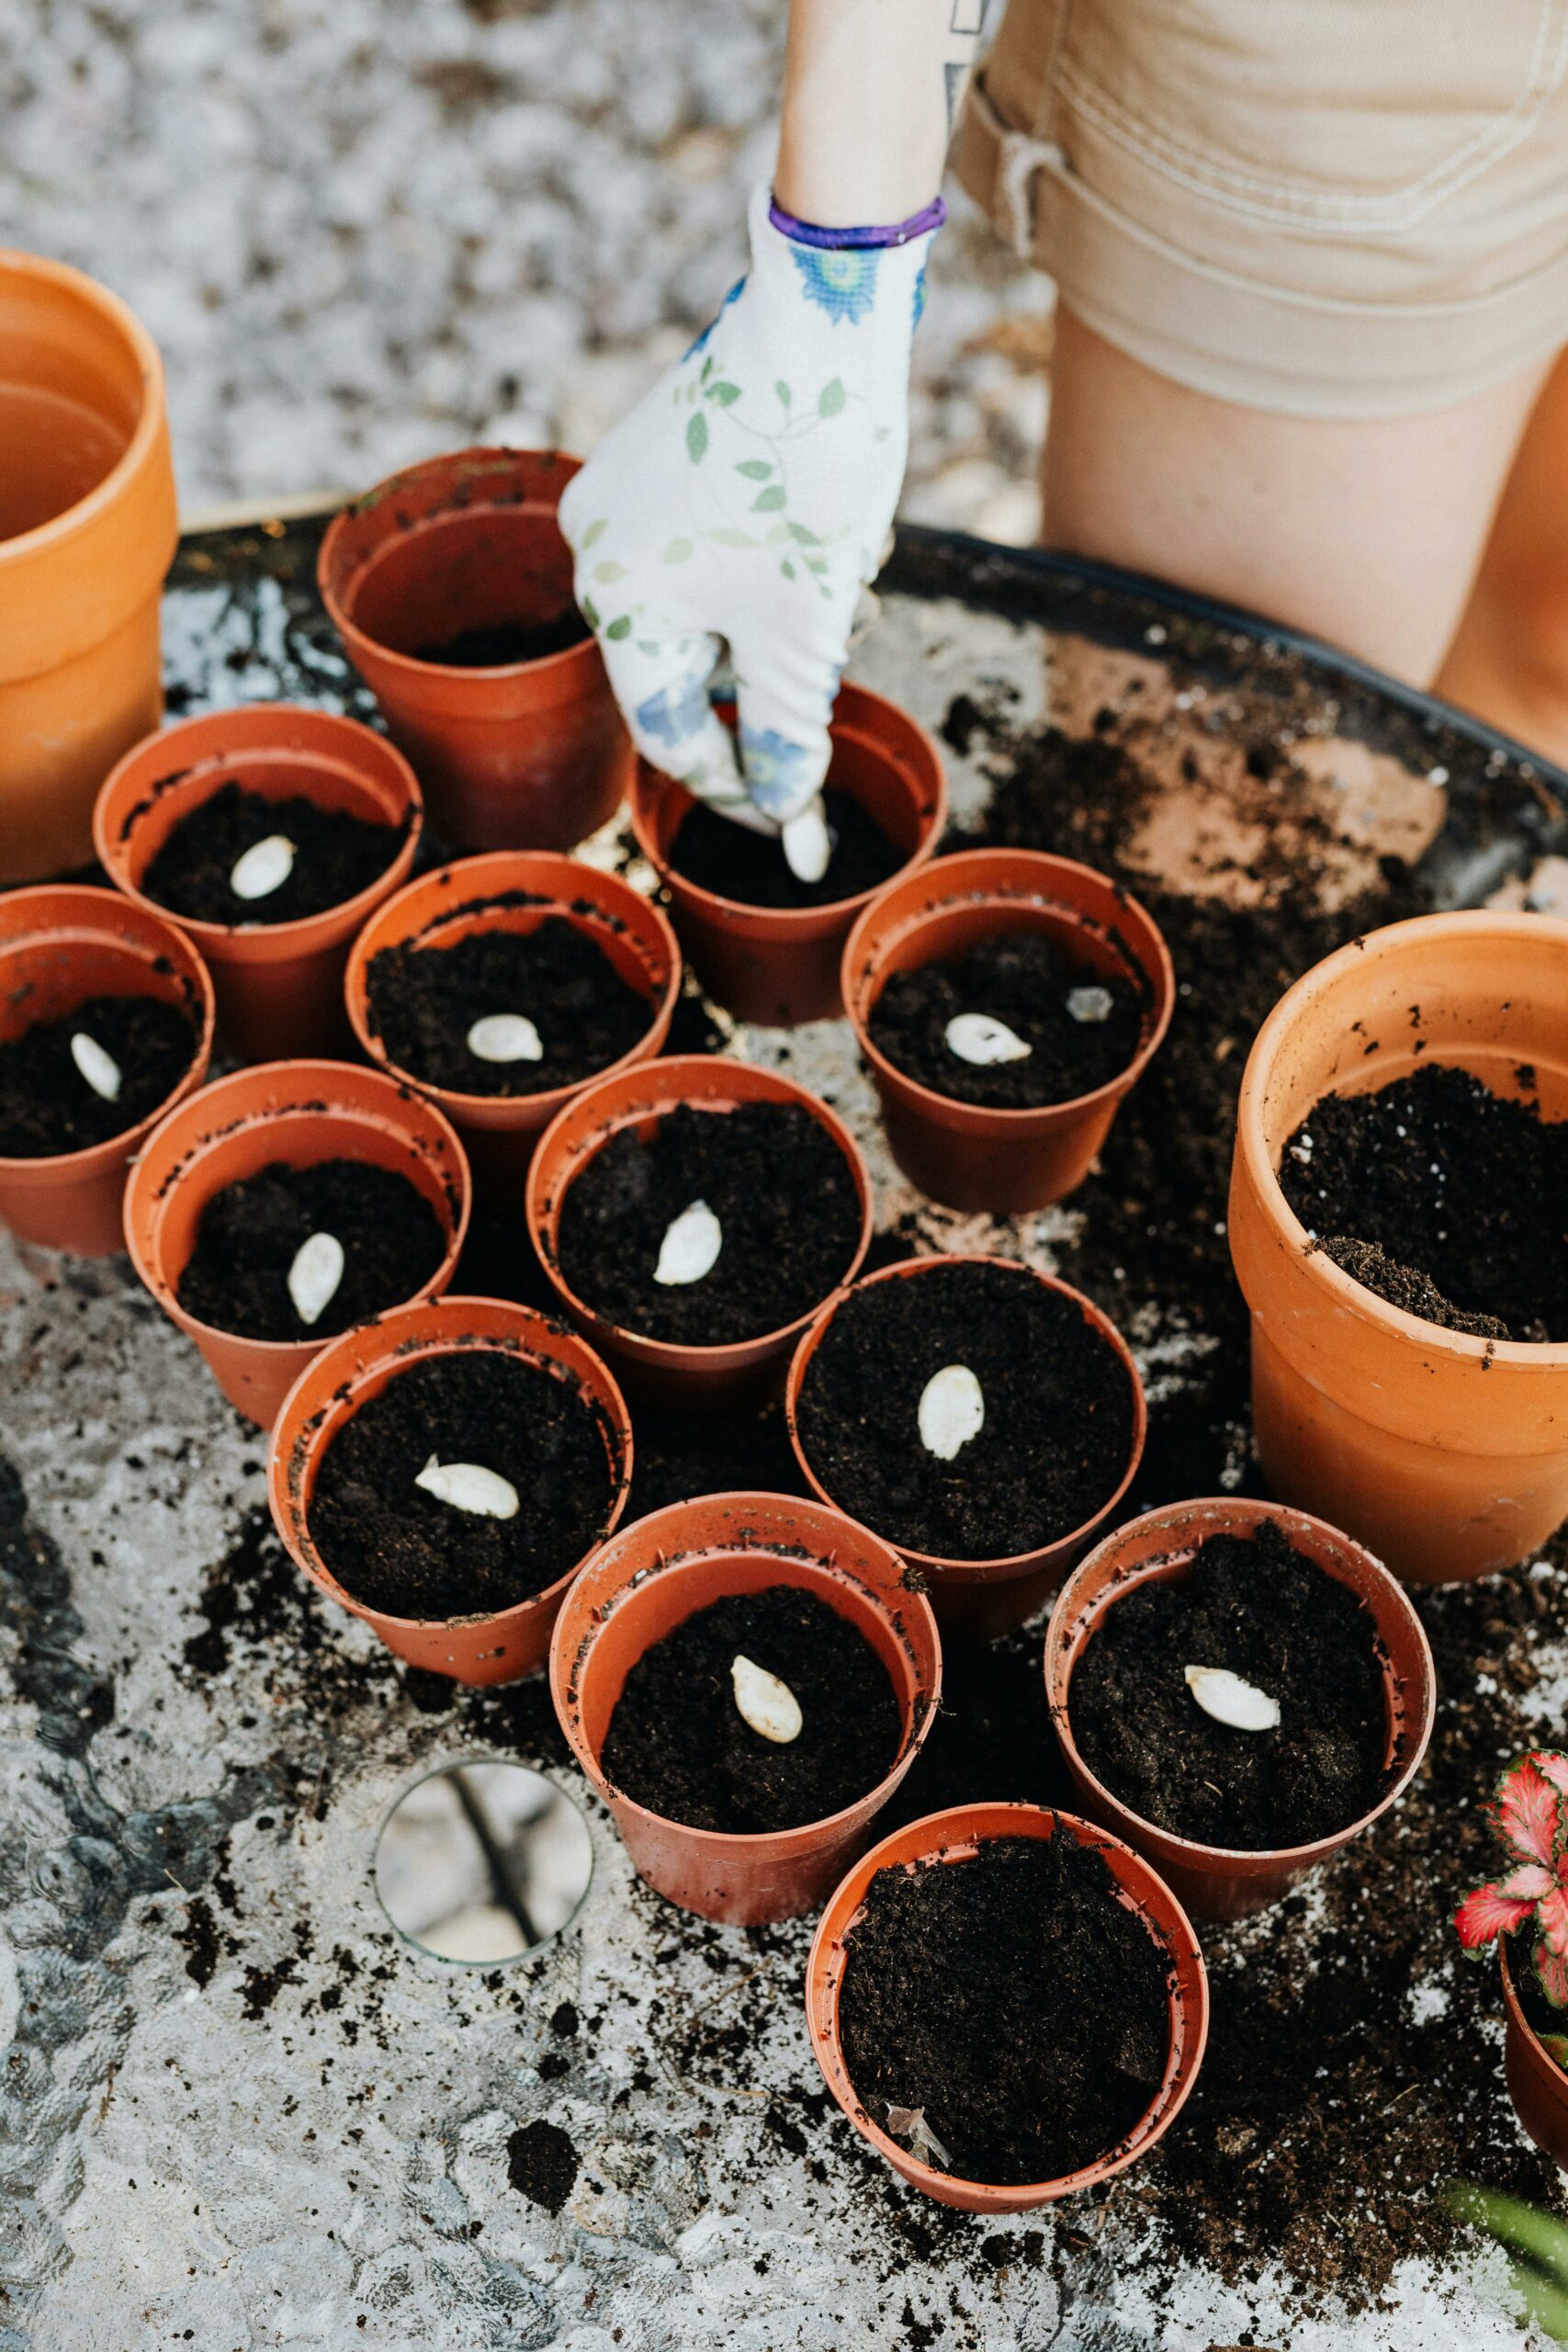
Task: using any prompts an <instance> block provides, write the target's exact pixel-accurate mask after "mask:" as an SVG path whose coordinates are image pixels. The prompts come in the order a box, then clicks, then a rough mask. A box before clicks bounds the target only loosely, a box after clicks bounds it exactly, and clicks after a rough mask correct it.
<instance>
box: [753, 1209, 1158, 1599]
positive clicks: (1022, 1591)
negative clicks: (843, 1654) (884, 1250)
mask: <svg viewBox="0 0 1568 2352" xmlns="http://www.w3.org/2000/svg"><path fill="white" fill-rule="evenodd" d="M976 1263H979V1264H984V1265H987V1266H999V1265H1007V1266H1009V1267H1010V1268H1011V1269H1012V1271H1013V1272H1016V1273H1017V1275H1018V1278H1019V1280H1020V1281H1021V1282H1032V1283H1043V1284H1044V1286H1045V1288H1046V1289H1047V1290H1054V1291H1059V1292H1060V1293H1061V1295H1062V1296H1063V1297H1064V1298H1070V1299H1071V1300H1072V1301H1073V1303H1074V1305H1075V1306H1077V1308H1078V1309H1079V1310H1080V1312H1081V1314H1082V1316H1083V1318H1084V1321H1085V1322H1086V1323H1088V1324H1090V1325H1091V1326H1092V1327H1093V1329H1095V1330H1096V1331H1098V1332H1099V1334H1100V1338H1101V1339H1102V1340H1104V1341H1105V1344H1106V1346H1107V1347H1108V1348H1110V1349H1111V1351H1113V1352H1114V1353H1115V1355H1116V1356H1117V1357H1118V1358H1119V1359H1120V1361H1121V1363H1122V1369H1123V1370H1124V1371H1125V1373H1126V1374H1127V1378H1128V1381H1129V1383H1130V1384H1131V1386H1132V1391H1133V1442H1132V1446H1131V1449H1130V1451H1129V1453H1128V1456H1127V1467H1126V1469H1125V1471H1124V1472H1123V1474H1122V1481H1121V1484H1120V1485H1119V1486H1118V1487H1117V1488H1116V1491H1115V1493H1114V1494H1113V1495H1111V1496H1110V1497H1108V1498H1107V1499H1106V1501H1105V1503H1104V1504H1103V1505H1102V1507H1101V1508H1100V1510H1098V1511H1096V1513H1095V1515H1094V1517H1093V1518H1092V1519H1091V1520H1089V1521H1086V1522H1085V1524H1084V1525H1083V1526H1082V1527H1077V1528H1074V1530H1073V1531H1072V1532H1071V1533H1070V1534H1068V1535H1063V1536H1059V1537H1058V1538H1057V1540H1056V1542H1055V1543H1054V1544H1043V1545H1042V1546H1041V1548H1040V1549H1039V1550H1038V1551H1035V1552H1021V1553H1019V1554H1017V1555H1015V1556H1013V1557H1011V1558H1009V1559H1005V1560H943V1559H939V1558H938V1557H937V1556H936V1555H934V1554H933V1553H929V1552H912V1551H910V1550H909V1549H908V1546H907V1545H900V1547H899V1549H900V1551H901V1552H902V1553H903V1556H904V1558H905V1559H906V1560H908V1562H909V1563H910V1565H911V1566H914V1567H917V1568H919V1571H920V1573H921V1574H922V1576H924V1577H925V1578H926V1580H927V1582H928V1583H929V1585H930V1587H931V1600H932V1602H933V1603H934V1605H935V1608H936V1613H937V1618H938V1621H939V1623H941V1625H942V1629H943V1631H944V1632H946V1633H949V1634H964V1635H965V1636H966V1637H968V1638H970V1639H972V1640H978V1641H993V1640H995V1638H996V1637H997V1635H998V1634H1010V1633H1012V1632H1013V1631H1014V1630H1015V1629H1016V1628H1017V1627H1018V1626H1020V1625H1021V1624H1022V1623H1024V1621H1025V1619H1026V1618H1029V1617H1032V1615H1033V1614H1034V1611H1036V1610H1037V1609H1038V1608H1039V1606H1040V1604H1041V1602H1042V1601H1043V1600H1045V1599H1046V1597H1047V1596H1048V1595H1049V1594H1051V1593H1053V1592H1055V1589H1056V1587H1057V1586H1058V1585H1059V1584H1060V1583H1061V1581H1062V1578H1063V1577H1065V1576H1066V1572H1067V1570H1068V1569H1069V1568H1070V1567H1071V1566H1072V1565H1073V1562H1074V1561H1075V1560H1077V1558H1078V1557H1079V1556H1080V1555H1081V1554H1082V1553H1083V1552H1084V1551H1085V1549H1086V1548H1087V1546H1088V1545H1089V1544H1091V1543H1092V1542H1093V1541H1094V1537H1095V1534H1096V1532H1097V1531H1098V1530H1099V1529H1100V1528H1101V1527H1103V1526H1104V1524H1105V1522H1106V1521H1107V1520H1108V1519H1110V1518H1111V1516H1112V1515H1113V1514H1114V1512H1115V1511H1116V1510H1117V1508H1118V1506H1119V1505H1120V1503H1121V1502H1122V1498H1123V1496H1124V1495H1125V1494H1126V1492H1127V1489H1128V1487H1130V1486H1131V1485H1132V1483H1133V1480H1134V1476H1136V1475H1137V1468H1138V1464H1139V1463H1140V1462H1141V1461H1142V1460H1143V1456H1144V1440H1145V1437H1146V1436H1147V1434H1148V1408H1147V1405H1146V1403H1145V1397H1144V1384H1143V1382H1142V1380H1141V1379H1140V1378H1139V1375H1138V1367H1137V1365H1136V1364H1135V1363H1134V1361H1133V1357H1132V1354H1131V1351H1129V1349H1128V1346H1127V1342H1126V1341H1125V1340H1123V1338H1122V1334H1121V1332H1120V1331H1119V1330H1118V1329H1116V1326H1115V1324H1114V1323H1112V1322H1111V1319H1110V1317H1108V1316H1105V1315H1102V1314H1101V1313H1100V1309H1099V1307H1098V1306H1095V1304H1094V1302H1093V1301H1092V1299H1088V1298H1085V1296H1084V1295H1083V1293H1082V1292H1081V1291H1076V1290H1074V1289H1073V1287H1072V1285H1071V1283H1064V1282H1058V1281H1057V1280H1056V1279H1055V1275H1052V1274H1041V1273H1036V1272H1035V1271H1034V1269H1033V1268H1032V1266H1023V1265H1016V1264H1015V1263H1014V1261H1012V1260H1010V1259H1002V1258H976V1257H975V1256H969V1257H965V1256H964V1255H963V1254H961V1253H953V1254H950V1255H942V1256H936V1257H931V1258H909V1259H907V1260H905V1261H903V1263H901V1264H899V1265H897V1266H883V1267H881V1268H879V1269H878V1271H877V1272H875V1273H874V1274H867V1275H865V1276H864V1277H863V1280H862V1281H861V1282H859V1283H855V1284H854V1285H853V1287H854V1288H855V1289H857V1290H864V1289H867V1288H869V1286H870V1285H871V1283H889V1282H893V1283H897V1282H918V1281H919V1278H920V1276H921V1275H922V1274H923V1273H927V1272H930V1271H931V1268H932V1267H934V1266H963V1265H973V1264H976ZM849 1288H850V1285H848V1284H846V1285H845V1288H844V1289H843V1290H841V1291H840V1293H839V1294H838V1296H837V1297H836V1298H833V1299H830V1300H829V1303H828V1305H827V1306H825V1307H824V1308H823V1309H822V1311H821V1313H820V1314H819V1315H818V1317H817V1318H816V1320H815V1321H814V1322H813V1323H812V1324H811V1325H810V1327H809V1329H807V1330H806V1331H804V1332H803V1333H802V1334H801V1338H800V1340H799V1343H798V1345H797V1346H796V1348H795V1355H794V1357H793V1359H792V1360H791V1363H790V1367H789V1381H788V1385H787V1386H786V1387H785V1390H784V1416H785V1419H786V1420H787V1421H788V1424H789V1435H790V1443H791V1444H792V1445H793V1446H794V1448H795V1460H796V1461H797V1462H798V1463H799V1464H800V1466H801V1469H802V1470H803V1471H804V1473H805V1475H806V1477H807V1481H808V1482H809V1484H810V1486H811V1487H812V1489H813V1491H814V1492H815V1493H817V1494H818V1495H820V1496H821V1498H822V1499H823V1501H824V1502H826V1503H832V1502H833V1498H832V1496H831V1495H830V1494H829V1491H828V1489H827V1487H825V1486H824V1485H823V1484H822V1481H821V1479H820V1478H818V1476H817V1473H816V1472H815V1470H813V1468H812V1466H811V1459H810V1456H809V1455H808V1454H807V1451H806V1444H805V1441H804V1440H803V1438H802V1436H801V1433H800V1419H799V1409H800V1392H801V1389H802V1387H803V1385H804V1384H805V1380H806V1374H807V1368H808V1366H809V1365H810V1363H811V1359H812V1357H813V1356H814V1355H815V1354H816V1352H817V1351H818V1348H819V1347H820V1346H821V1344H822V1341H823V1340H824V1338H825V1337H826V1335H827V1331H828V1328H829V1325H830V1323H831V1322H832V1320H833V1317H834V1316H835V1314H836V1313H837V1312H838V1309H839V1307H840V1305H841V1304H842V1302H843V1299H844V1297H845V1296H846V1295H847V1293H848V1290H849ZM833 1507H834V1509H835V1510H837V1509H838V1508H839V1506H838V1505H837V1504H836V1503H835V1504H834V1506H833Z"/></svg>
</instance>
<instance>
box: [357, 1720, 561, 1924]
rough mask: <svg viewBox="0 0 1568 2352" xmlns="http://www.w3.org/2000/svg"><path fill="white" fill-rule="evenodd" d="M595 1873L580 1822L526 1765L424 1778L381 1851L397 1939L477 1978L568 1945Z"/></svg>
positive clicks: (397, 1813) (383, 1886)
mask: <svg viewBox="0 0 1568 2352" xmlns="http://www.w3.org/2000/svg"><path fill="white" fill-rule="evenodd" d="M592 1871H593V1856H592V1847H591V1846H590V1843H589V1838H588V1824H587V1822H586V1821H585V1820H584V1819H583V1816H582V1814H581V1810H580V1809H579V1807H578V1806H577V1805H575V1804H573V1803H572V1801H571V1799H570V1797H569V1796H567V1795H566V1794H565V1792H563V1791H562V1790H560V1789H558V1788H557V1786H556V1784H555V1782H554V1781H550V1780H547V1779H546V1777H545V1775H544V1773H542V1772H535V1771H531V1770H529V1768H528V1767H527V1766H526V1765H525V1764H503V1763H497V1762H490V1761H487V1760H484V1759H471V1760H469V1761H468V1762H465V1763H461V1764H450V1765H446V1766H444V1767H443V1768H442V1770H440V1771H438V1772H430V1773H427V1774H426V1775H425V1777H424V1779H423V1781H415V1783H414V1785H413V1787H412V1789H408V1790H406V1791H405V1792H404V1793H403V1794H402V1795H401V1796H400V1798H399V1799H398V1802H397V1803H396V1804H395V1805H394V1806H393V1807H392V1809H391V1811H390V1813H389V1814H388V1815H387V1817H386V1819H385V1821H384V1822H383V1823H382V1824H381V1830H380V1835H379V1837H378V1838H377V1841H376V1859H375V1865H374V1874H375V1881H376V1892H377V1894H378V1896H379V1897H380V1899H381V1904H382V1907H383V1909H384V1910H385V1911H386V1914H387V1917H388V1918H389V1919H390V1921H391V1923H392V1925H393V1927H394V1928H397V1930H398V1932H399V1933H400V1935H403V1936H406V1937H407V1938H408V1939H409V1941H410V1942H411V1943H414V1944H417V1945H418V1946H419V1948H420V1950H421V1951H427V1952H430V1953H433V1954H434V1957H435V1958H436V1959H437V1960H449V1961H456V1962H459V1963H465V1964H467V1965H468V1966H470V1967H484V1968H491V1967H494V1965H495V1964H496V1962H498V1961H507V1960H519V1959H521V1958H522V1956H523V1954H524V1953H525V1952H529V1951H535V1950H536V1948H537V1947H538V1946H539V1945H540V1944H543V1943H547V1942H548V1941H549V1939H550V1938H551V1937H552V1936H558V1935H559V1933H560V1931H561V1929H562V1928H564V1927H566V1926H567V1925H568V1924H569V1922H570V1920H571V1919H572V1918H573V1917H575V1916H576V1914H577V1911H578V1908H579V1906H580V1905H581V1902H582V1898H583V1896H584V1895H585V1894H587V1892H588V1882H589V1880H590V1878H591V1877H592Z"/></svg>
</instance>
